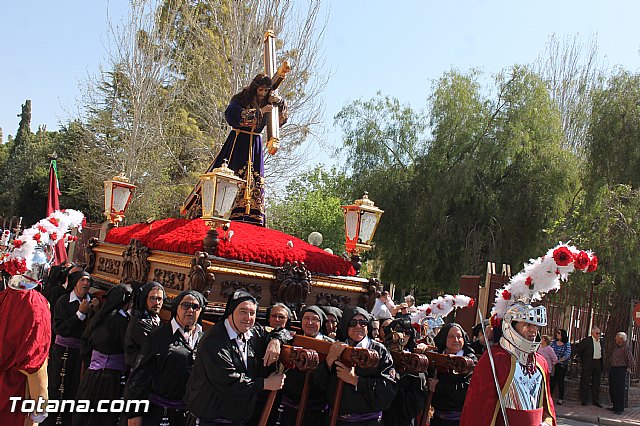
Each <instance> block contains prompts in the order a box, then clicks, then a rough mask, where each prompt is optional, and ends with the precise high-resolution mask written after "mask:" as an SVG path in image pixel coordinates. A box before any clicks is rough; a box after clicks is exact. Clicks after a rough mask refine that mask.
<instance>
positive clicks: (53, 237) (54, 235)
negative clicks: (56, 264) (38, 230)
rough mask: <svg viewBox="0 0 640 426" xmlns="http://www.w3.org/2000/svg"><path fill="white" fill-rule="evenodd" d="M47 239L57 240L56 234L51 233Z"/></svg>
mask: <svg viewBox="0 0 640 426" xmlns="http://www.w3.org/2000/svg"><path fill="white" fill-rule="evenodd" d="M49 239H51V240H53V241H55V240H57V239H58V234H57V233H56V232H52V233H51V235H49Z"/></svg>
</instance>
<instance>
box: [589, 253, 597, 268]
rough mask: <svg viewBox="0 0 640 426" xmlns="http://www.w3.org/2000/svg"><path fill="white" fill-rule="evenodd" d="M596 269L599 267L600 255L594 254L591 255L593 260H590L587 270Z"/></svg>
mask: <svg viewBox="0 0 640 426" xmlns="http://www.w3.org/2000/svg"><path fill="white" fill-rule="evenodd" d="M596 269H598V257H597V256H596V255H595V254H594V255H593V256H591V260H590V261H589V266H588V267H587V272H595V271H596Z"/></svg>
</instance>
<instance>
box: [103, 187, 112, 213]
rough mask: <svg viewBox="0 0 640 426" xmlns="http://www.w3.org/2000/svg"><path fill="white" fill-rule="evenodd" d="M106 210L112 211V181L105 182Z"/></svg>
mask: <svg viewBox="0 0 640 426" xmlns="http://www.w3.org/2000/svg"><path fill="white" fill-rule="evenodd" d="M104 211H105V212H110V211H111V182H105V183H104Z"/></svg>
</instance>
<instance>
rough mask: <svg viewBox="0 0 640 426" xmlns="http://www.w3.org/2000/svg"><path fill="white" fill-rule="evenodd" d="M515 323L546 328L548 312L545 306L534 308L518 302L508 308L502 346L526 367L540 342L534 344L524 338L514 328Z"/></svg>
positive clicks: (503, 319)
mask: <svg viewBox="0 0 640 426" xmlns="http://www.w3.org/2000/svg"><path fill="white" fill-rule="evenodd" d="M514 322H525V323H528V324H534V325H537V326H538V327H544V326H546V325H547V310H546V309H545V307H544V306H536V307H533V306H531V305H529V304H525V303H523V302H516V303H514V304H513V305H511V306H509V308H507V312H506V313H505V315H504V317H503V318H502V338H501V339H500V346H502V347H503V348H504V349H506V350H507V351H508V352H509V353H511V354H512V355H514V356H515V357H516V358H517V359H518V362H520V363H521V364H523V365H526V364H528V363H529V362H530V361H531V360H532V357H531V355H532V354H533V353H534V352H536V351H537V350H538V347H539V346H540V341H538V340H536V341H533V342H532V341H530V340H527V339H526V338H524V337H523V336H522V335H521V334H520V333H518V332H517V331H516V329H515V328H513V323H514Z"/></svg>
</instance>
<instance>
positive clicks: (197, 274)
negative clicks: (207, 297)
mask: <svg viewBox="0 0 640 426" xmlns="http://www.w3.org/2000/svg"><path fill="white" fill-rule="evenodd" d="M210 266H211V261H209V260H208V259H207V253H204V252H202V251H197V252H196V254H195V256H194V257H193V258H192V259H191V270H190V271H189V280H190V281H189V287H190V288H191V289H192V290H197V291H199V292H200V293H203V294H204V292H205V291H211V289H212V288H213V283H214V282H215V280H216V277H215V275H213V273H211V272H209V267H210Z"/></svg>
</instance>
